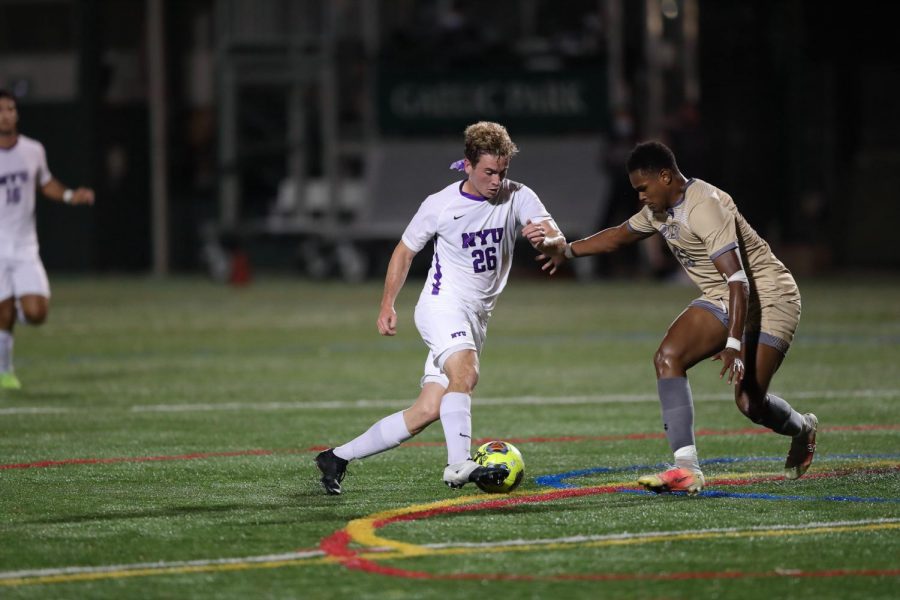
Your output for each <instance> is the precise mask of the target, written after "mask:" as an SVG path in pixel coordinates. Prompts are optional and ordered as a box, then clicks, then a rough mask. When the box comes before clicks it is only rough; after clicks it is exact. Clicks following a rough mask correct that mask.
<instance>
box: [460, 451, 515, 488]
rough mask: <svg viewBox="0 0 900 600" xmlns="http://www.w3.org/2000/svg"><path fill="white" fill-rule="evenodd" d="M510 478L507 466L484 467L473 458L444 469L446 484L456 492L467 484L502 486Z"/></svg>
mask: <svg viewBox="0 0 900 600" xmlns="http://www.w3.org/2000/svg"><path fill="white" fill-rule="evenodd" d="M508 476H509V467H507V466H506V465H491V466H489V467H482V466H481V465H479V464H478V463H477V462H475V461H474V460H472V459H471V458H468V459H466V460H464V461H462V462H458V463H455V464H452V465H447V467H446V468H445V469H444V483H446V484H447V486H448V487H450V488H452V489H454V490H458V489H460V488H461V487H462V486H464V485H466V484H467V483H478V482H481V483H486V484H490V485H500V484H502V483H503V480H504V479H506V478H507V477H508Z"/></svg>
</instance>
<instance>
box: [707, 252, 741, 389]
mask: <svg viewBox="0 0 900 600" xmlns="http://www.w3.org/2000/svg"><path fill="white" fill-rule="evenodd" d="M713 264H714V265H716V269H718V270H719V273H721V274H722V276H723V277H724V278H725V280H726V281H727V282H728V315H729V318H728V341H727V343H726V345H725V348H723V349H722V350H721V351H720V352H719V353H718V354H716V355H715V356H714V357H713V360H721V361H722V370H721V371H720V372H719V377H720V378H722V377H725V375H726V373H727V375H728V377H727V378H726V381H727V382H728V383H734V384H737V383H738V382H740V381H741V380H742V379H743V378H744V362H743V361H742V360H741V356H742V355H743V354H742V352H741V345H742V341H743V338H744V323H745V321H746V319H747V304H748V302H749V298H750V285H749V282H748V278H747V274H746V273H745V272H744V267H743V265H742V264H741V257H740V255H739V254H738V252H737V250H731V251H729V252H726V253H724V254H722V255H720V256H719V257H717V258H716V260H714V261H713Z"/></svg>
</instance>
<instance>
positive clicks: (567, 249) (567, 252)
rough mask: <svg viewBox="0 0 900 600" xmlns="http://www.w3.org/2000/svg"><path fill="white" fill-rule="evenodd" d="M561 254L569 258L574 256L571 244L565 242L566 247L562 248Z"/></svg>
mask: <svg viewBox="0 0 900 600" xmlns="http://www.w3.org/2000/svg"><path fill="white" fill-rule="evenodd" d="M563 256H565V257H566V258H568V259H569V260H571V259H573V258H575V253H574V252H572V244H566V247H565V249H564V250H563Z"/></svg>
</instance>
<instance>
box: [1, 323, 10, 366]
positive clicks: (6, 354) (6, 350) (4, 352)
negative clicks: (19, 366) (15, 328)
mask: <svg viewBox="0 0 900 600" xmlns="http://www.w3.org/2000/svg"><path fill="white" fill-rule="evenodd" d="M12 358H13V334H12V331H5V330H0V373H8V372H10V371H12V370H13V361H12Z"/></svg>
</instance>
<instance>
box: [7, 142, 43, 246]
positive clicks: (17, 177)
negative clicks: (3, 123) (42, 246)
mask: <svg viewBox="0 0 900 600" xmlns="http://www.w3.org/2000/svg"><path fill="white" fill-rule="evenodd" d="M51 179H52V175H50V170H49V169H48V168H47V157H46V155H45V153H44V147H43V146H42V145H41V143H40V142H38V141H37V140H33V139H31V138H29V137H26V136H24V135H21V134H19V139H18V141H17V142H16V145H15V146H13V147H12V148H0V258H30V257H33V256H37V254H38V239H37V230H36V228H35V220H34V203H35V188H36V186H38V185H39V186H44V185H46V184H47V183H49V182H50V180H51Z"/></svg>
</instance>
